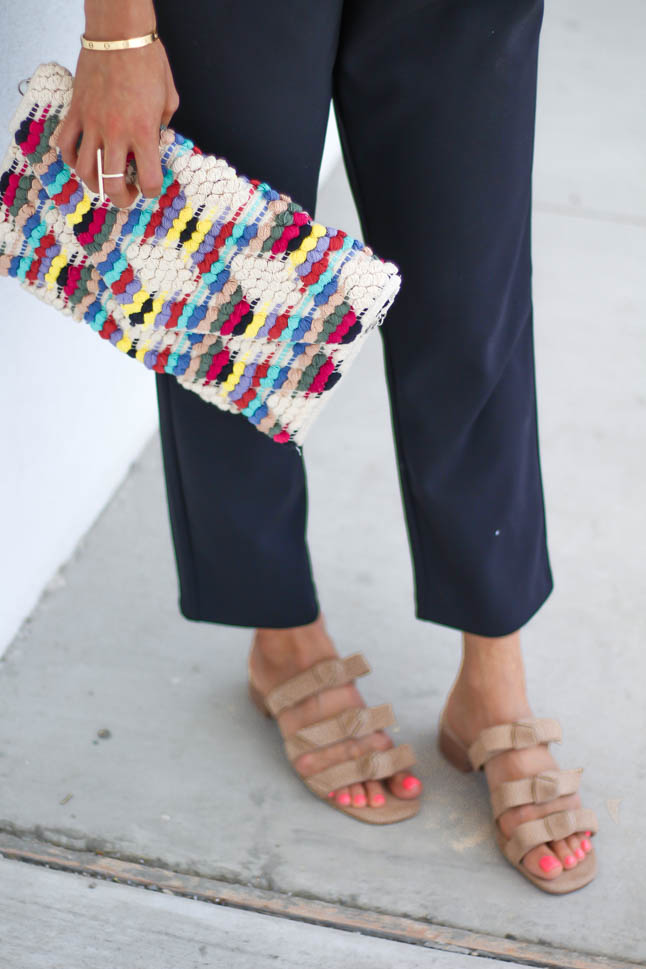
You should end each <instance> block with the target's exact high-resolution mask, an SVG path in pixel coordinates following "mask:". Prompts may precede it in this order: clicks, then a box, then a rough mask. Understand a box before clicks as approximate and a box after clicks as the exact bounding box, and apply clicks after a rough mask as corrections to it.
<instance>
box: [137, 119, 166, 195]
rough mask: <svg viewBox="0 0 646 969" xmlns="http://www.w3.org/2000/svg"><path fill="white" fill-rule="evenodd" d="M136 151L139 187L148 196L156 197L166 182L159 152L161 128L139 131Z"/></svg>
mask: <svg viewBox="0 0 646 969" xmlns="http://www.w3.org/2000/svg"><path fill="white" fill-rule="evenodd" d="M134 152H135V164H136V166H137V183H138V184H139V189H140V191H141V193H142V195H144V196H145V197H146V198H156V197H157V196H158V195H159V194H160V192H161V190H162V186H163V183H164V175H163V172H162V167H161V158H160V154H159V128H155V129H154V130H153V129H152V128H150V129H147V130H145V131H140V132H138V136H137V140H136V141H135V143H134Z"/></svg>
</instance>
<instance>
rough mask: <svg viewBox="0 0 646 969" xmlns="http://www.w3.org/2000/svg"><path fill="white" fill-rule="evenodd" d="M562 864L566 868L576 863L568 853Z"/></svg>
mask: <svg viewBox="0 0 646 969" xmlns="http://www.w3.org/2000/svg"><path fill="white" fill-rule="evenodd" d="M563 864H564V865H565V867H566V868H571V867H572V866H573V865H576V858H575V857H574V855H568V856H567V858H566V859H565V861H564V862H563Z"/></svg>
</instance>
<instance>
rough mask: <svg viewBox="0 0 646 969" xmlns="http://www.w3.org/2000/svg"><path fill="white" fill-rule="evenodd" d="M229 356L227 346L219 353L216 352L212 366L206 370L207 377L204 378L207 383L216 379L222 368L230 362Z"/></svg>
mask: <svg viewBox="0 0 646 969" xmlns="http://www.w3.org/2000/svg"><path fill="white" fill-rule="evenodd" d="M229 357H230V353H229V351H228V350H227V348H226V347H225V348H224V350H220V352H219V353H216V354H215V356H214V357H213V360H211V366H210V367H209V369H208V370H207V371H206V377H205V378H204V379H205V381H206V382H207V383H209V381H211V380H215V378H216V377H217V375H218V374H219V373H220V371H221V370H222V368H223V367H225V366H226V365H227V363H228V362H229Z"/></svg>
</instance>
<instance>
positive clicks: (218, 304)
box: [0, 62, 401, 446]
mask: <svg viewBox="0 0 646 969" xmlns="http://www.w3.org/2000/svg"><path fill="white" fill-rule="evenodd" d="M73 82H74V78H73V75H72V74H71V73H70V72H69V71H68V70H67V68H65V67H63V66H62V65H60V64H57V63H56V62H48V63H45V64H40V65H39V66H38V67H37V69H36V70H35V72H34V74H33V75H32V76H31V78H30V79H29V83H28V85H27V87H26V89H25V92H24V94H23V96H22V100H21V101H20V103H19V105H18V107H17V109H16V111H15V112H14V115H13V117H12V119H11V121H10V134H11V136H12V140H11V143H10V144H9V146H8V148H7V150H6V152H5V154H4V156H3V159H2V162H1V163H0V275H5V276H9V277H13V278H15V279H17V280H18V281H19V283H20V285H22V286H23V287H24V288H25V289H27V290H28V291H29V292H31V293H33V294H34V295H35V296H37V297H38V298H39V299H41V300H43V301H44V302H47V303H49V304H50V305H51V306H53V307H55V308H56V309H58V310H61V311H62V312H63V313H65V314H68V315H70V316H72V317H73V318H74V319H76V320H79V321H83V322H85V323H87V325H88V326H89V327H90V328H91V329H92V330H94V332H95V333H97V334H98V336H100V337H101V338H102V339H103V340H105V341H106V343H110V344H112V345H113V346H115V347H116V348H117V349H118V350H121V351H122V352H123V353H127V354H128V356H130V357H132V358H133V359H135V360H138V361H140V362H141V363H143V364H144V366H145V367H147V368H148V369H149V370H153V371H156V372H157V373H168V374H172V375H173V376H174V377H175V378H176V379H177V380H178V381H179V383H180V384H181V385H182V386H183V387H186V388H187V389H189V390H192V391H194V392H195V393H197V394H199V395H200V397H202V398H203V399H204V400H206V401H208V402H209V403H212V404H215V406H216V407H219V408H221V409H222V410H225V411H229V412H231V413H233V414H238V415H240V416H242V417H244V418H246V419H247V420H248V421H251V423H252V424H253V425H254V426H255V427H256V429H257V430H259V431H261V432H262V433H264V434H267V435H269V437H270V438H271V439H272V440H273V441H275V442H277V443H280V444H283V443H287V442H293V443H294V444H295V445H296V446H298V445H300V444H302V442H303V440H304V438H305V435H306V433H307V431H308V429H309V427H310V426H311V424H312V421H313V420H314V418H315V417H316V415H317V414H318V413H319V412H320V410H321V408H322V406H323V405H324V403H325V402H326V401H327V400H329V399H330V396H331V393H332V391H333V389H334V388H335V387H336V386H337V384H338V383H339V380H340V378H341V377H342V376H343V374H344V373H345V372H346V371H347V370H348V368H349V366H350V365H351V363H352V361H353V359H354V358H355V356H356V354H357V352H358V350H359V349H360V348H361V346H362V345H363V343H364V341H365V339H366V337H367V335H368V333H369V332H370V331H371V330H372V329H373V328H374V327H375V326H376V325H378V324H380V323H381V322H382V321H383V319H384V316H385V314H386V312H387V310H388V308H389V306H390V305H391V304H392V301H393V300H394V298H395V296H396V295H397V292H398V290H399V288H400V285H401V276H400V274H399V269H398V267H397V266H396V265H395V264H394V263H393V262H387V261H385V260H383V259H381V258H380V257H379V256H377V255H376V254H375V253H374V251H373V250H372V249H371V248H370V247H369V246H367V245H364V244H363V243H362V242H361V241H360V240H358V239H355V238H353V237H352V236H351V235H349V234H348V233H346V232H343V231H342V230H341V229H334V228H332V227H330V226H325V225H321V224H320V223H318V222H315V221H314V220H313V219H312V218H311V216H310V215H309V214H308V213H307V212H306V211H305V210H304V209H303V208H302V207H301V206H300V205H298V203H297V202H295V201H293V200H292V198H291V197H290V196H289V195H286V194H284V193H281V192H278V191H276V190H275V189H273V188H272V187H271V186H270V185H269V184H268V183H267V182H264V181H259V180H258V179H255V178H250V177H247V176H246V175H243V174H239V173H238V172H237V171H236V169H235V168H234V167H233V166H232V165H231V164H229V162H228V161H227V160H226V159H225V158H221V157H217V156H215V155H211V154H208V153H205V152H203V151H201V150H200V148H199V147H198V146H197V145H196V144H194V142H193V141H191V139H190V138H187V137H184V136H183V135H181V134H180V133H179V132H178V131H175V130H174V129H173V128H171V127H167V128H162V130H161V131H160V141H159V152H160V160H161V167H162V174H163V186H162V190H161V192H160V194H159V195H158V196H157V197H156V198H154V199H151V198H144V197H143V195H142V194H141V192H140V191H139V192H138V195H137V197H136V199H135V200H134V201H133V202H132V203H131V205H130V206H129V207H128V208H118V207H117V206H115V205H112V204H111V202H110V200H109V198H106V199H105V200H104V201H103V202H101V200H100V198H99V195H98V194H94V193H93V192H91V191H90V190H89V189H88V188H87V186H86V185H84V184H83V182H82V181H81V180H80V179H79V177H78V176H77V175H76V173H75V172H74V170H73V169H72V168H70V167H69V166H68V165H66V164H65V163H64V162H63V161H62V159H61V157H60V153H59V149H58V148H57V142H56V134H57V129H58V126H59V124H60V122H61V121H62V119H63V118H64V116H65V114H66V111H67V108H68V106H69V103H70V101H71V98H72V91H73ZM135 175H136V168H135V165H134V160H133V157H132V155H130V156H129V160H128V168H127V173H126V177H127V180H128V181H129V182H130V183H131V184H134V183H135Z"/></svg>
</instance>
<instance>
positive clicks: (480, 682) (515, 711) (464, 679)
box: [449, 632, 532, 728]
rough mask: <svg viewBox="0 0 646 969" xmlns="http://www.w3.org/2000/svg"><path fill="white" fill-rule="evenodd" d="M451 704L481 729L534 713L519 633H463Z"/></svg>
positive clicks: (453, 709)
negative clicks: (459, 663)
mask: <svg viewBox="0 0 646 969" xmlns="http://www.w3.org/2000/svg"><path fill="white" fill-rule="evenodd" d="M449 706H450V707H451V709H452V711H453V713H454V714H457V715H459V716H461V717H465V718H466V719H468V720H477V721H478V723H479V724H480V726H481V728H482V727H483V726H487V725H493V724H496V723H504V722H509V721H512V720H521V719H523V718H525V717H530V716H532V711H531V706H530V703H529V699H528V696H527V690H526V683H525V671H524V665H523V659H522V653H521V649H520V636H519V634H518V633H517V632H516V633H513V634H512V635H511V636H504V637H500V638H496V639H493V638H492V639H489V638H486V637H484V636H473V635H471V634H467V633H465V634H464V651H463V657H462V663H461V665H460V669H459V672H458V674H457V676H456V679H455V682H454V684H453V687H452V689H451V693H450V704H449Z"/></svg>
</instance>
